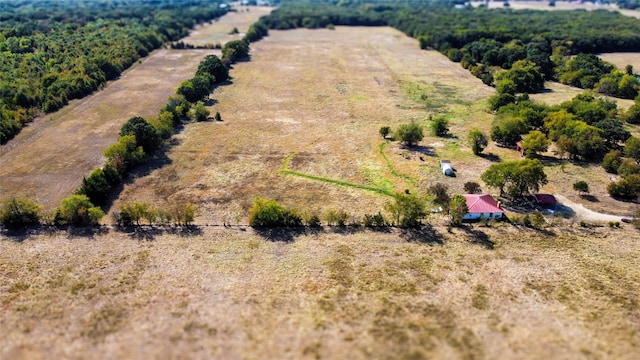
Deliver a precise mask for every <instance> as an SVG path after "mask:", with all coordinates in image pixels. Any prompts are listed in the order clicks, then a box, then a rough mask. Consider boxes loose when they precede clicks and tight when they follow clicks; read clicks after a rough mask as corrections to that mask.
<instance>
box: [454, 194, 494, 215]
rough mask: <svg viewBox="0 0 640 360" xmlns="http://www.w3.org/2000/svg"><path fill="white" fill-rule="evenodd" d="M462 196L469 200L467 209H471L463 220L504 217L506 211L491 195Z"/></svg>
mask: <svg viewBox="0 0 640 360" xmlns="http://www.w3.org/2000/svg"><path fill="white" fill-rule="evenodd" d="M462 196H464V198H465V199H466V200H467V208H469V212H468V213H467V214H466V215H465V216H464V217H463V218H462V219H463V220H477V219H480V218H481V217H484V218H485V219H502V217H503V216H504V211H502V209H500V206H499V205H498V203H497V202H496V201H495V200H494V199H493V197H492V196H491V195H489V194H463V195H462Z"/></svg>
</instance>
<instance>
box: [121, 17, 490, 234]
mask: <svg viewBox="0 0 640 360" xmlns="http://www.w3.org/2000/svg"><path fill="white" fill-rule="evenodd" d="M251 48H252V50H251V56H252V60H251V61H250V62H246V63H239V64H237V65H235V66H234V69H233V70H232V72H231V76H232V77H233V85H231V86H223V87H220V88H218V89H216V91H215V93H214V94H213V96H212V97H213V98H215V100H216V101H217V102H218V103H217V104H216V105H214V106H213V107H212V108H211V111H212V113H213V112H216V111H219V112H220V114H221V115H222V119H223V120H224V121H223V122H206V123H198V124H192V125H189V126H188V127H187V128H186V129H185V130H184V131H183V132H181V133H180V134H179V135H178V136H177V138H178V139H179V142H180V144H179V145H177V146H174V147H172V148H171V149H170V150H169V152H168V153H167V156H168V158H169V159H170V162H171V164H169V165H167V166H164V167H162V168H160V169H158V170H155V171H153V172H152V173H151V174H150V175H149V176H146V177H142V178H139V179H136V181H134V182H133V183H130V184H127V185H126V186H125V189H124V192H123V193H122V196H121V197H120V199H121V200H144V201H148V202H151V203H155V204H157V205H158V206H162V205H163V204H164V203H166V202H172V201H174V200H176V199H186V200H188V201H192V202H195V203H198V204H199V208H200V209H201V215H202V221H206V222H209V223H211V222H213V223H222V222H223V221H226V222H229V221H231V220H232V219H234V218H235V217H236V216H238V215H239V216H241V218H242V220H243V222H244V221H246V213H247V209H248V208H249V207H250V206H251V201H252V199H253V198H254V197H257V196H266V197H272V198H276V199H278V200H279V201H282V202H283V203H285V204H286V205H289V206H293V205H295V206H296V207H297V208H298V209H299V210H300V211H306V210H308V211H320V212H323V211H325V210H326V209H327V208H333V209H348V210H349V211H351V210H356V209H357V210H356V211H354V212H355V213H357V214H358V215H362V214H363V213H364V212H373V213H375V212H377V211H379V210H380V209H381V208H382V205H383V203H384V202H386V201H387V200H388V197H386V196H382V195H380V194H378V193H376V192H373V191H366V190H361V189H357V188H354V187H349V186H337V185H333V184H331V183H330V182H327V181H318V180H310V179H308V178H304V177H301V176H296V175H291V174H283V173H282V172H281V170H282V169H283V167H285V166H287V168H288V169H290V170H294V171H297V172H299V173H302V174H307V175H311V176H315V177H323V178H326V179H331V180H338V181H343V182H348V183H351V184H358V185H366V186H371V187H376V188H380V189H384V190H386V191H387V192H393V191H403V190H404V189H410V190H412V191H424V189H425V186H426V184H427V183H430V182H432V181H435V180H436V179H439V180H440V181H448V180H447V179H444V178H440V177H439V172H438V171H437V168H438V165H437V158H436V157H435V156H434V155H435V154H438V155H440V154H441V153H445V154H446V153H447V152H448V151H449V149H453V152H454V153H455V154H460V156H458V158H464V159H466V160H467V161H468V163H469V164H475V163H478V166H485V165H486V164H488V161H483V160H481V161H478V160H477V159H476V158H474V157H472V156H469V155H468V154H466V153H465V152H461V151H459V150H458V147H459V145H457V144H458V141H455V139H453V140H451V141H449V140H442V139H437V138H427V140H425V141H423V146H422V147H420V148H419V150H418V151H416V150H408V149H403V148H401V147H399V145H398V143H397V142H392V143H385V142H384V141H383V140H382V138H381V137H380V135H379V134H378V130H379V128H380V127H381V126H385V125H388V126H391V127H392V128H395V127H397V125H399V124H401V123H407V122H409V121H412V120H415V121H418V122H422V123H423V124H425V125H427V123H428V116H429V115H430V114H439V113H441V114H446V116H448V117H450V118H451V122H452V130H453V132H454V133H456V131H458V130H459V129H462V128H463V126H464V124H463V123H464V122H467V121H476V122H477V123H478V126H483V127H488V126H489V123H490V120H489V119H490V118H491V115H490V114H488V113H486V112H485V111H484V108H483V103H482V102H481V100H482V99H484V98H486V97H488V96H489V95H491V94H492V93H493V89H492V88H490V87H487V86H485V85H483V84H482V82H481V81H480V80H478V79H476V78H475V77H473V76H472V75H471V74H470V73H469V72H467V71H466V70H464V69H462V68H460V67H459V66H457V64H453V63H451V62H450V61H449V60H448V59H447V58H446V57H444V56H442V55H440V54H439V53H437V52H433V51H422V50H420V49H419V48H418V46H417V42H416V41H415V40H414V39H411V38H408V37H406V36H404V35H403V34H401V33H400V32H398V31H396V30H393V29H391V28H338V29H337V30H335V31H332V30H314V31H311V30H304V29H300V30H293V31H286V32H282V31H280V32H278V31H272V32H270V36H268V37H267V38H265V39H263V40H262V41H260V42H258V43H255V44H252V47H251ZM400 54H401V55H400ZM412 98H418V100H419V101H415V100H414V99H412ZM479 101H480V103H479ZM485 130H486V129H485ZM461 135H463V136H466V134H461ZM443 141H444V142H443ZM469 153H470V151H469ZM452 156H453V155H452ZM420 158H422V160H420ZM285 160H286V161H285ZM460 181H461V180H458V181H457V182H455V183H454V184H452V185H455V186H457V187H458V188H455V191H458V192H459V191H460V190H461V188H462V183H461V182H460Z"/></svg>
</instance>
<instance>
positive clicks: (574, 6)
mask: <svg viewBox="0 0 640 360" xmlns="http://www.w3.org/2000/svg"><path fill="white" fill-rule="evenodd" d="M555 3H556V5H555V6H549V1H517V0H516V1H509V8H511V9H514V10H525V9H530V10H545V11H559V10H587V11H594V10H607V11H617V12H619V13H621V14H622V15H625V16H630V17H635V18H640V11H637V10H626V9H620V8H619V7H618V5H616V4H603V5H596V4H594V3H593V2H590V1H584V2H582V3H578V2H574V1H556V2H555ZM472 4H473V6H479V5H481V4H485V2H484V1H473V2H472ZM504 7H505V6H504V1H491V2H489V8H490V9H500V8H504Z"/></svg>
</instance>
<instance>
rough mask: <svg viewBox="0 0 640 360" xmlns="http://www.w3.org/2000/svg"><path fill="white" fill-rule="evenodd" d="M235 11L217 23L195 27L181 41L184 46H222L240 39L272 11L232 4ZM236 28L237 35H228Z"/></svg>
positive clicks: (259, 7) (261, 7)
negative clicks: (252, 25)
mask: <svg viewBox="0 0 640 360" xmlns="http://www.w3.org/2000/svg"><path fill="white" fill-rule="evenodd" d="M234 9H236V10H237V11H234V12H228V13H227V14H226V15H225V16H224V17H222V18H220V19H219V20H218V21H213V22H211V23H210V24H204V25H202V26H198V27H196V28H195V29H194V30H193V31H191V33H190V34H189V36H187V37H186V38H184V39H182V41H184V42H185V43H186V44H191V45H195V46H203V45H207V44H224V43H226V42H227V41H231V40H238V39H242V37H243V36H244V32H245V31H247V30H248V29H249V26H251V24H253V23H254V22H256V21H257V20H258V19H259V18H260V17H261V16H263V15H267V14H269V13H270V12H271V10H272V9H273V8H272V7H266V6H239V3H235V4H234ZM234 28H236V29H238V32H239V33H238V34H230V33H231V31H232V30H233V29H234Z"/></svg>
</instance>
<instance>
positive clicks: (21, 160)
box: [0, 8, 268, 210]
mask: <svg viewBox="0 0 640 360" xmlns="http://www.w3.org/2000/svg"><path fill="white" fill-rule="evenodd" d="M267 12H268V8H257V9H256V10H254V11H253V12H248V13H233V12H232V13H229V14H228V15H225V16H224V17H222V18H221V19H220V20H219V21H217V22H216V23H215V24H216V25H217V28H214V29H219V31H223V35H220V36H219V39H220V40H222V41H223V42H225V41H226V40H229V39H232V38H233V37H231V36H228V35H226V33H227V32H229V30H230V29H231V28H233V27H234V26H235V27H238V28H239V29H241V31H246V29H248V28H249V26H250V25H251V24H252V23H253V22H255V21H256V20H257V19H258V18H259V17H260V16H261V15H264V14H266V13H267ZM225 24H228V25H225ZM226 28H229V30H223V29H226ZM189 39H190V38H187V39H185V41H187V42H189ZM208 54H217V55H220V51H219V50H168V49H162V50H158V51H155V52H153V53H152V54H151V55H150V56H149V57H147V58H146V59H144V60H143V61H142V62H141V63H140V64H138V65H137V66H135V67H133V68H132V69H129V70H128V71H126V72H125V73H123V74H122V76H121V77H120V78H119V79H118V80H116V81H113V82H112V83H110V84H109V85H108V86H107V87H105V88H104V89H103V90H101V91H98V92H96V93H94V94H93V95H90V96H88V97H85V98H84V99H81V100H74V101H72V102H71V103H70V104H69V105H68V106H66V107H64V108H63V109H62V110H60V111H58V112H55V113H53V114H49V115H46V116H42V117H40V118H38V119H36V120H35V121H34V122H32V123H31V124H29V126H28V127H26V128H24V129H23V130H22V132H21V133H20V134H18V136H16V138H14V139H13V140H11V141H10V142H9V143H8V144H6V145H3V146H2V147H1V148H0V200H2V199H4V198H8V197H10V196H14V195H19V196H28V197H31V198H33V199H34V200H36V201H37V202H38V203H40V204H42V205H43V206H44V207H45V209H47V210H50V209H53V208H55V207H57V206H58V205H59V203H60V200H61V199H63V198H65V197H67V196H69V195H70V194H71V193H72V192H74V191H75V190H76V189H77V188H78V187H79V186H80V184H81V182H82V177H83V176H88V175H89V174H90V173H91V171H92V170H93V169H95V168H97V167H100V166H102V165H103V162H104V159H103V156H102V153H103V151H104V150H105V149H106V148H107V147H108V146H109V145H111V144H114V143H115V142H116V140H117V138H118V133H119V131H120V127H121V126H122V124H124V122H126V121H127V120H128V119H129V118H131V117H133V116H142V117H145V118H148V117H153V116H157V114H158V112H159V110H160V108H161V107H162V106H163V105H164V104H165V103H166V102H167V98H168V97H169V96H171V95H172V94H174V93H175V89H176V88H177V87H178V85H179V84H180V82H182V81H184V80H186V79H189V78H191V77H192V76H193V74H194V73H195V70H196V69H197V67H198V64H199V63H200V61H201V60H202V59H203V58H204V57H205V56H206V55H208Z"/></svg>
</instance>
